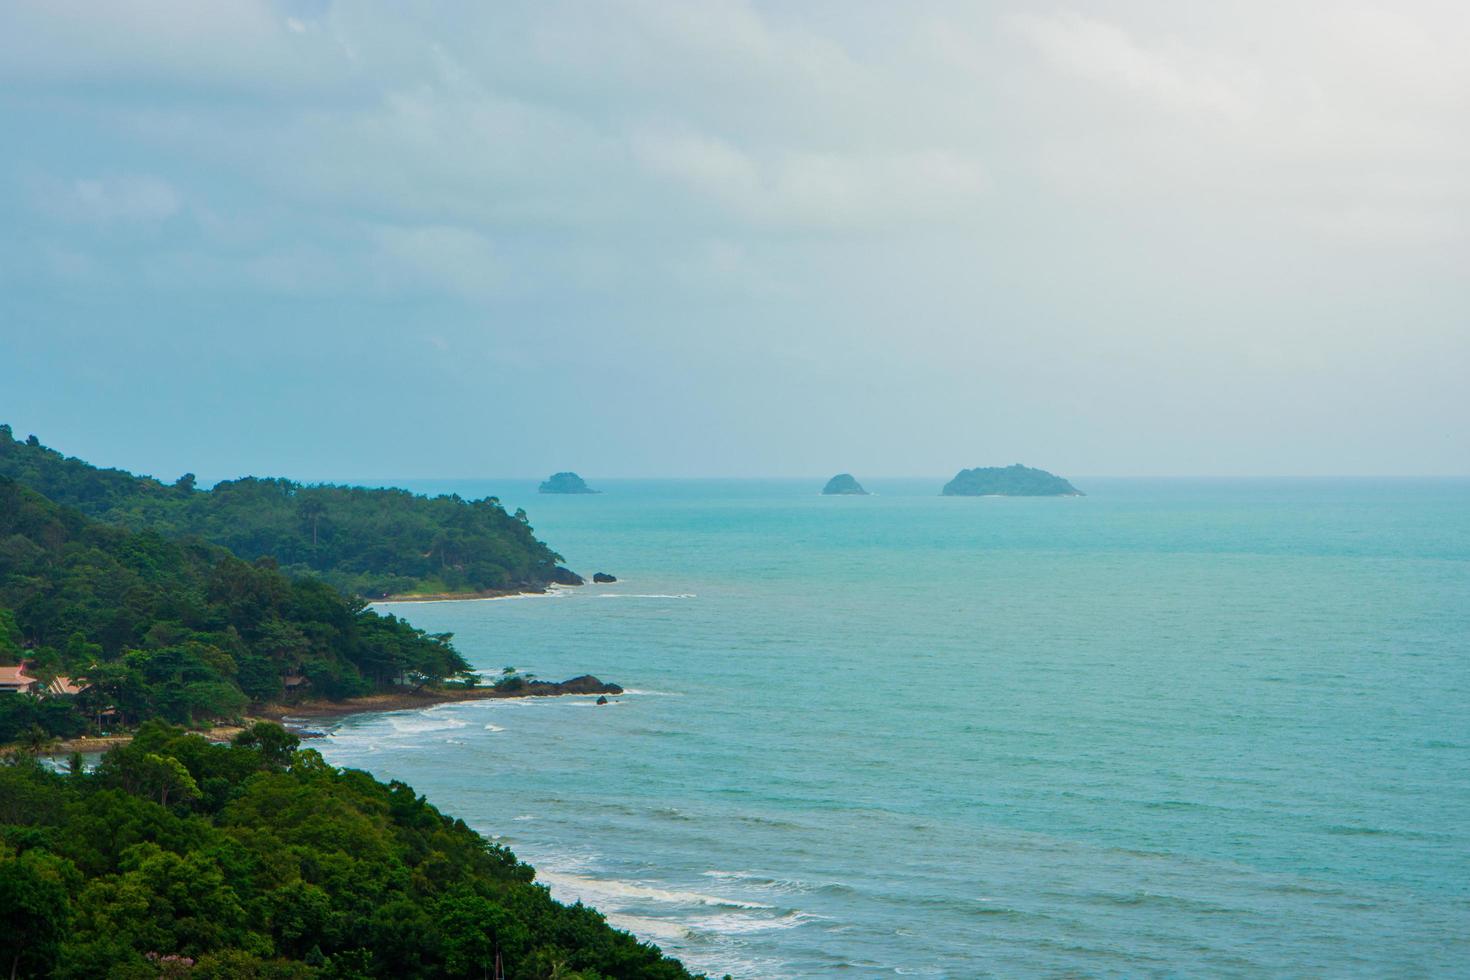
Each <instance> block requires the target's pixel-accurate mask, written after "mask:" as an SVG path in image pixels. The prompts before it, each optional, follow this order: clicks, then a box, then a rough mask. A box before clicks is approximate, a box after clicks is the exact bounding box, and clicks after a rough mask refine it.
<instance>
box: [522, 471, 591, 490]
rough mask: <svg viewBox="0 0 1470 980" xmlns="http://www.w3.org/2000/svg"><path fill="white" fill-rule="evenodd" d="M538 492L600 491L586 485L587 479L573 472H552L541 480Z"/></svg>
mask: <svg viewBox="0 0 1470 980" xmlns="http://www.w3.org/2000/svg"><path fill="white" fill-rule="evenodd" d="M537 492H538V493H600V492H601V491H599V490H593V489H592V488H591V487H589V486H588V485H587V481H586V480H584V479H582V478H581V477H580V476H578V475H577V474H575V473H572V472H563V473H553V474H551V476H550V477H548V478H547V479H545V480H542V481H541V486H540V487H538V488H537Z"/></svg>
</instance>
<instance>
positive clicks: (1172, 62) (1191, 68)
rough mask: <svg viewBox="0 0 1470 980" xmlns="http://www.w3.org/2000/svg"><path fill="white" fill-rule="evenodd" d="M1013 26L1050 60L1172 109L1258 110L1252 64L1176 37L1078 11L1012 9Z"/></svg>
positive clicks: (1242, 116) (1232, 113)
mask: <svg viewBox="0 0 1470 980" xmlns="http://www.w3.org/2000/svg"><path fill="white" fill-rule="evenodd" d="M1008 23H1009V25H1010V27H1011V28H1012V29H1013V30H1014V31H1015V32H1016V33H1017V34H1019V35H1020V36H1021V37H1023V38H1025V39H1026V40H1027V41H1028V42H1030V43H1031V44H1032V45H1034V46H1035V48H1036V49H1037V50H1038V51H1039V52H1040V53H1041V55H1042V56H1043V57H1045V58H1046V59H1047V60H1048V61H1049V62H1050V63H1051V64H1053V65H1055V66H1056V67H1058V68H1061V69H1063V70H1064V71H1067V72H1070V73H1072V74H1074V75H1076V76H1078V77H1079V78H1081V79H1084V80H1086V81H1093V82H1101V83H1103V84H1105V85H1111V86H1114V87H1116V88H1119V89H1121V90H1124V91H1127V92H1131V93H1134V94H1137V95H1139V96H1141V97H1143V98H1146V99H1149V100H1151V101H1153V102H1155V103H1157V104H1158V105H1161V106H1165V107H1168V108H1171V109H1180V110H1193V111H1203V112H1207V113H1211V114H1213V115H1216V116H1221V117H1224V118H1226V119H1230V120H1235V121H1243V120H1246V119H1249V118H1250V117H1251V116H1253V115H1254V114H1255V111H1256V104H1257V101H1258V98H1259V88H1260V82H1259V79H1258V78H1257V77H1256V74H1255V72H1254V71H1253V70H1252V68H1251V67H1250V66H1248V65H1244V64H1240V63H1235V62H1232V61H1231V60H1229V59H1227V58H1224V57H1221V56H1219V55H1218V54H1213V53H1211V52H1208V51H1202V50H1199V49H1192V48H1189V47H1187V46H1184V45H1181V44H1178V43H1177V42H1176V43H1172V44H1169V45H1166V46H1158V47H1152V48H1150V47H1145V46H1144V45H1142V44H1140V43H1139V42H1138V41H1137V40H1135V39H1134V37H1133V36H1132V35H1130V34H1129V33H1128V32H1127V31H1126V30H1124V29H1123V28H1121V27H1118V26H1117V25H1115V24H1110V23H1107V22H1105V21H1101V20H1097V19H1095V18H1091V17H1087V16H1085V15H1083V14H1079V13H1075V12H1070V11H1068V12H1062V13H1057V14H1050V15H1039V14H1032V13H1022V14H1014V15H1012V16H1011V17H1009V18H1008Z"/></svg>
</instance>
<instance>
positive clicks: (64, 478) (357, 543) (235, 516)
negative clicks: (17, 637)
mask: <svg viewBox="0 0 1470 980" xmlns="http://www.w3.org/2000/svg"><path fill="white" fill-rule="evenodd" d="M0 477H9V478H11V479H13V480H17V481H19V482H21V483H23V484H25V485H26V486H28V487H30V488H32V489H33V490H35V491H36V492H38V493H40V494H42V495H43V496H45V497H47V498H48V499H50V500H52V501H54V502H55V503H58V504H62V505H64V506H68V507H74V508H76V509H77V510H78V511H80V512H81V513H83V514H85V515H86V516H88V517H92V518H95V519H97V520H100V521H103V522H105V523H107V524H114V525H119V526H121V527H125V528H129V529H132V530H135V531H142V530H145V529H146V530H149V531H152V532H156V533H158V534H161V535H164V536H167V537H182V536H196V537H198V538H201V539H203V540H204V541H207V542H210V543H211V544H216V545H220V546H223V547H225V548H227V549H229V550H230V551H231V552H232V553H234V554H235V555H236V556H238V557H240V558H243V559H246V560H251V561H253V560H254V559H256V558H262V557H270V558H272V559H273V560H274V561H275V562H276V563H277V565H278V566H279V567H280V568H281V569H282V570H283V571H285V572H288V573H291V574H299V573H310V574H312V575H315V576H317V577H320V578H321V579H323V580H324V581H326V582H327V583H329V584H331V585H333V586H335V587H337V588H338V589H339V590H341V591H343V592H347V593H351V594H356V595H361V596H364V597H367V598H372V599H377V598H383V597H386V596H412V595H425V594H434V595H445V594H463V593H481V594H490V593H508V592H536V591H541V590H543V589H545V588H546V587H547V586H548V585H550V584H552V583H556V582H561V583H564V584H574V583H573V582H572V579H573V578H575V576H574V575H573V573H570V572H568V571H567V570H566V569H560V568H559V565H560V562H561V560H562V559H561V556H560V555H558V554H556V552H554V551H552V550H551V549H550V548H549V547H547V545H545V544H544V543H543V542H541V541H539V540H537V538H536V536H535V534H534V532H533V530H532V528H531V525H530V523H529V521H528V520H527V518H526V514H525V512H524V511H521V510H517V511H516V512H515V513H514V514H513V515H512V514H508V513H506V511H505V508H504V507H502V506H501V505H500V501H499V500H497V499H496V498H494V497H486V498H484V499H482V500H464V499H462V498H461V497H458V496H454V495H450V496H439V497H424V496H419V495H416V494H413V493H409V492H408V491H406V490H389V489H366V488H363V487H346V486H330V485H317V486H311V485H306V484H301V483H297V482H295V481H292V480H285V479H273V478H256V477H245V478H243V479H239V480H226V481H224V482H222V483H219V484H217V485H216V486H215V487H214V489H212V490H201V489H199V488H198V487H196V486H195V479H194V476H193V474H189V473H186V474H184V475H183V476H182V477H180V478H179V479H178V480H177V481H175V482H174V483H171V484H167V483H162V482H160V481H158V480H155V479H153V478H151V477H146V476H135V475H134V474H132V473H128V472H125V471H123V470H116V469H100V468H98V467H96V466H92V465H91V464H89V463H86V462H83V461H82V460H79V459H76V458H72V457H66V456H63V455H62V454H61V453H59V452H57V451H55V450H54V449H49V448H47V447H46V446H43V445H42V444H41V442H40V440H38V439H37V438H36V437H35V436H31V437H30V438H28V439H26V440H25V441H20V440H17V439H15V438H14V436H13V434H12V432H11V429H10V426H8V425H0Z"/></svg>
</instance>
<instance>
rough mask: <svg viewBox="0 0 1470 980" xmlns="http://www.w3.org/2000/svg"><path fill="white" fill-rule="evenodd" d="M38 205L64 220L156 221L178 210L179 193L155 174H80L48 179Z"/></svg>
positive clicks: (105, 221) (180, 205) (95, 221)
mask: <svg viewBox="0 0 1470 980" xmlns="http://www.w3.org/2000/svg"><path fill="white" fill-rule="evenodd" d="M38 196H39V200H38V202H37V203H38V204H39V205H40V207H41V208H42V209H43V210H44V211H46V212H48V213H50V214H53V215H55V216H57V217H60V218H62V219H63V220H66V221H78V222H90V223H98V224H108V223H113V222H158V221H164V220H166V219H168V218H171V217H173V216H174V215H176V214H178V213H179V212H180V211H181V210H182V209H183V206H184V199H183V195H181V194H180V193H179V191H178V190H177V189H176V188H175V187H174V186H173V185H172V184H170V183H169V182H168V181H166V180H163V179H161V178H158V177H149V176H126V177H83V178H78V179H75V180H70V181H60V180H54V179H53V180H49V181H43V182H41V187H40V188H39V195H38Z"/></svg>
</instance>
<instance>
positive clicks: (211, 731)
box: [0, 674, 623, 756]
mask: <svg viewBox="0 0 1470 980" xmlns="http://www.w3.org/2000/svg"><path fill="white" fill-rule="evenodd" d="M622 693H623V688H622V687H621V686H620V685H618V684H612V683H608V682H606V681H603V680H599V679H598V678H596V677H593V676H592V675H591V674H582V675H581V676H579V677H573V678H570V679H569V680H564V681H538V680H530V681H525V682H524V683H523V684H522V685H521V686H520V687H518V688H516V689H514V690H505V689H497V688H494V687H472V688H451V689H443V688H402V689H400V690H397V691H385V692H383V693H381V694H369V695H367V696H365V697H360V698H347V699H346V700H343V701H297V702H295V703H294V704H268V705H265V706H263V707H261V708H260V709H259V710H257V711H255V712H254V713H252V714H251V715H250V716H248V717H246V718H245V719H244V723H245V725H249V724H251V723H253V722H256V721H274V722H284V721H285V720H286V719H288V718H290V719H295V720H303V719H304V720H307V721H310V720H313V719H318V718H323V719H325V718H342V717H345V716H347V715H358V714H366V713H368V712H374V711H411V710H414V709H416V708H428V707H432V706H433V705H436V704H450V703H454V702H457V701H489V700H504V699H509V698H554V697H561V696H563V695H568V694H580V695H587V696H590V695H593V694H596V695H599V696H600V697H603V698H606V696H607V695H609V694H611V695H614V696H616V695H619V694H622ZM287 727H291V728H295V727H298V726H290V725H288V726H287ZM244 730H245V728H244V726H243V725H215V726H214V727H212V728H204V729H198V730H196V732H195V734H198V735H202V736H204V737H205V738H206V739H208V740H209V741H211V742H228V741H229V740H230V739H232V738H234V737H235V736H236V735H238V734H240V732H242V731H244ZM297 734H302V733H301V732H299V731H298V732H297ZM317 734H320V733H317ZM132 740H133V736H132V734H131V733H122V734H118V735H87V736H82V737H80V738H69V739H63V740H61V741H60V742H56V743H53V744H52V745H50V746H47V747H46V749H45V750H44V751H43V752H42V754H43V755H50V756H60V755H71V754H72V753H73V752H82V753H91V752H106V751H107V750H108V749H112V748H116V747H117V746H119V745H127V744H128V743H129V742H131V741H132ZM16 751H19V748H18V747H17V746H13V745H12V746H3V747H0V756H5V755H7V754H9V753H12V752H16Z"/></svg>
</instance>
